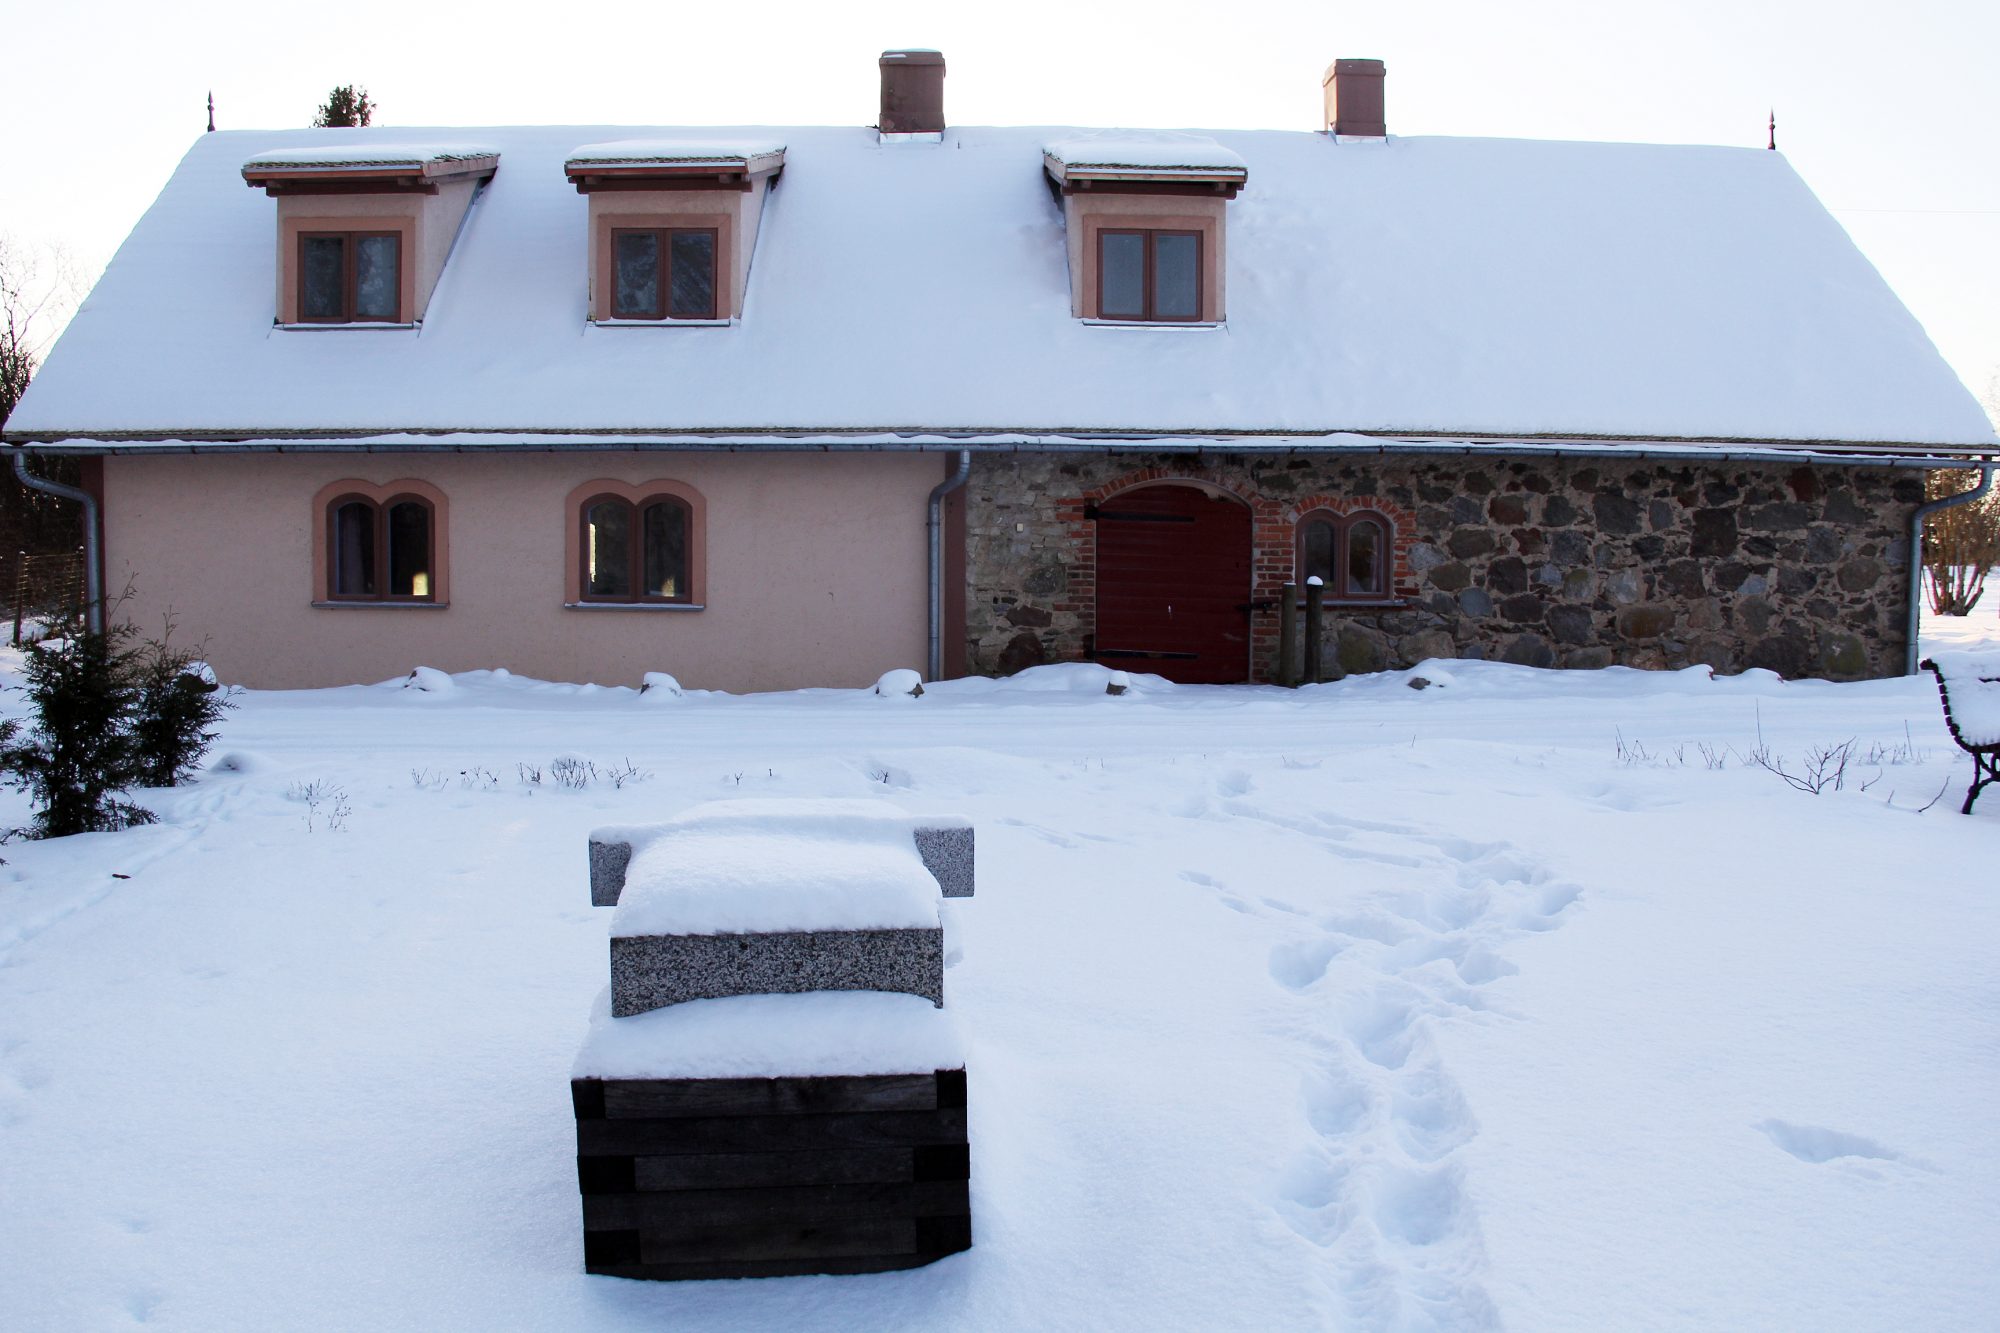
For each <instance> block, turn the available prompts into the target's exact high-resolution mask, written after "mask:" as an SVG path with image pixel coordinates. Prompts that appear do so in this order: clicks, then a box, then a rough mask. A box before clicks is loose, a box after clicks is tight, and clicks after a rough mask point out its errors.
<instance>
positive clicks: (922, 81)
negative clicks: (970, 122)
mask: <svg viewBox="0 0 2000 1333" xmlns="http://www.w3.org/2000/svg"><path fill="white" fill-rule="evenodd" d="M881 65H882V116H881V119H880V120H878V121H876V122H875V128H876V129H877V130H879V131H881V132H882V133H883V134H942V133H944V57H943V56H942V55H940V54H939V53H938V52H936V51H884V52H883V53H882V60H881Z"/></svg>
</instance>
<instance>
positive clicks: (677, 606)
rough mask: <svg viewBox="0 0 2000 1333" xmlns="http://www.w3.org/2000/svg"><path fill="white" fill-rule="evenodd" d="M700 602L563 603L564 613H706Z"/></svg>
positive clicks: (705, 608) (704, 606)
mask: <svg viewBox="0 0 2000 1333" xmlns="http://www.w3.org/2000/svg"><path fill="white" fill-rule="evenodd" d="M707 609H708V607H707V606H706V605H704V604H703V603H701V602H564V603H563V610H565V611H706V610H707Z"/></svg>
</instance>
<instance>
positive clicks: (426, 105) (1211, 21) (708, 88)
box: [0, 0, 2000, 394]
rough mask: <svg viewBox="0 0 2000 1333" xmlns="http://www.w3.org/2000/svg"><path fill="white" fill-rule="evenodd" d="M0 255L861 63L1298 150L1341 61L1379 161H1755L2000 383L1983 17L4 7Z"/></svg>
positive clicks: (1483, 9)
mask: <svg viewBox="0 0 2000 1333" xmlns="http://www.w3.org/2000/svg"><path fill="white" fill-rule="evenodd" d="M8 10H9V13H8V16H7V17H6V19H5V22H4V24H0V31H4V32H5V33H6V35H7V45H8V48H9V54H10V56H11V58H10V59H9V60H7V62H6V69H5V73H4V76H0V124H4V125H6V126H7V131H6V133H5V135H4V137H0V234H5V235H10V236H12V237H13V238H14V239H15V240H17V241H20V242H24V243H27V244H30V245H34V244H39V243H44V242H50V241H59V242H61V243H63V244H64V245H66V246H67V247H68V248H69V250H70V251H71V252H72V253H73V254H74V256H75V257H76V258H77V260H79V261H80V262H81V264H82V266H83V267H84V268H85V269H86V270H87V272H88V273H90V274H92V275H94V274H95V273H96V271H97V270H98V269H99V268H100V267H101V266H102V265H103V264H104V262H105V261H106V260H108V259H109V258H110V256H111V254H112V252H113V251H114V250H115V249H116V248H117V245H118V242H119V241H120V240H121V239H122V238H123V236H124V235H125V233H126V232H127V231H128V230H129V229H130V227H131V226H132V224H133V222H134V221H136V220H137V218H138V216H139V214H140V213H141V212H143V211H144V209H145V208H146V206H147V205H148V204H149V203H150V202H151V200H152V198H153V196H154V194H155V193H156V192H157V191H158V189H159V187H160V185H161V184H162V183H163V182H164V181H165V180H166V178H167V175H168V174H169V173H170V172H171V171H172V169H173V167H174V164H175V162H176V161H177V160H178V159H179V157H180V155H181V153H182V152H183V151H185V149H186V148H187V146H188V143H189V142H190V140H192V139H193V138H194V137H195V136H196V135H197V134H198V133H199V132H200V130H201V128H202V125H203V123H204V115H205V112H204V108H203V101H204V98H205V96H206V94H207V91H208V90H209V89H210V88H213V89H214V91H215V98H216V104H217V105H216V119H217V123H218V124H219V125H221V126H223V127H225V128H231V129H234V128H249V127H256V126H272V127H285V126H294V125H304V124H306V123H308V122H309V121H310V120H311V118H312V115H313V111H314V108H315V107H316V106H317V105H318V103H319V102H320V100H321V99H322V98H323V97H324V96H325V93H326V90H327V89H328V88H330V87H332V86H333V85H334V84H337V83H347V82H354V83H359V84H362V85H364V86H366V87H367V88H368V89H369V91H370V92H371V93H372V94H373V95H374V97H375V99H376V100H377V102H378V103H379V104H380V107H381V111H380V114H379V115H378V117H377V121H376V123H377V124H381V125H413V126H431V125H494V124H522V123H540V124H570V123H573V124H635V125H647V124H665V125H677V124H687V125H699V124H775V125H785V124H856V125H861V124H869V123H872V122H873V120H874V114H875V105H876V88H877V82H876V80H877V75H876V66H875V58H876V56H877V55H878V54H879V53H880V52H881V51H882V50H884V49H885V48H892V47H897V46H931V47H936V48H938V49H940V50H942V51H943V52H944V53H945V58H946V61H947V66H948V76H947V78H946V81H945V114H946V117H947V119H948V120H951V121H953V122H956V123H960V124H999V125H1008V124H1013V125H1022V124H1076V125H1106V126H1111V125H1116V126H1172V127H1214V128H1297V129H1314V128H1317V127H1318V119H1317V117H1318V114H1319V104H1320V89H1319V79H1320V74H1321V72H1322V71H1323V70H1324V69H1325V67H1326V65H1327V63H1328V62H1329V61H1331V60H1332V59H1333V58H1334V57H1335V56H1373V57H1377V58H1380V59H1382V60H1385V61H1386V62H1387V63H1388V67H1389V77H1388V120H1389V129H1390V132H1391V133H1392V134H1412V135H1416V134H1451V135H1481V136H1501V137H1520V138H1551V139H1604V140H1637V141H1649V142H1678V143H1716V144H1744V145H1750V146H1761V145H1762V144H1763V142H1764V120H1765V115H1766V112H1767V111H1768V110H1769V109H1771V108H1773V107H1775V108H1776V110H1777V113H1778V143H1779V147H1780V148H1781V150H1782V151H1784V152H1785V153H1786V154H1787V156H1788V157H1789V158H1790V159H1791V161H1792V164H1793V165H1794V166H1795V167H1796V168H1797V169H1798V171H1799V173H1800V174H1801V175H1802V176H1804V178H1805V180H1806V182H1807V184H1809V185H1810V186H1812V188H1813V189H1814V190H1815V191H1817V192H1818V194H1819V196H1820V198H1821V199H1822V200H1824V201H1825V202H1826V204H1827V205H1828V206H1829V207H1830V208H1832V209H1833V211H1834V214H1835V216H1836V217H1838V218H1839V219H1840V221H1841V222H1842V223H1843V224H1844V225H1845V226H1846V227H1847V229H1848V231H1849V232H1850V233H1851V234H1852V235H1853V237H1854V238H1855V240H1856V241H1857V242H1858V243H1859V244H1860V246H1861V248H1862V250H1863V251H1864V252H1866V253H1867V254H1868V256H1869V257H1870V258H1871V259H1872V260H1873V261H1874V262H1875V264H1876V266H1877V267H1878V268H1879V269H1880V270H1881V271H1882V273H1883V275H1884V276H1885V277H1886V278H1887V279H1888V280H1889V282H1890V283H1891V285H1893V286H1894V287H1895V288H1896V290H1897V291H1898V292H1899V293H1900V294H1901V295H1902V297H1903V299H1904V300H1905V301H1906V302H1907V303H1908V304H1909V306H1910V307H1911V309H1912V310H1914V311H1915V312H1916V314H1917V316H1918V318H1920V319H1921V320H1922V321H1923V322H1924V324H1925V326H1926V327H1927V328H1928V329H1929V330H1930V333H1931V337H1932V339H1933V340H1934V341H1935V342H1936V343H1937V345H1938V347H1939V349H1940V350H1941V351H1942V352H1943V353H1944V355H1945V357H1946V359H1947V360H1948V361H1949V362H1950V363H1951V364H1952V366H1953V367H1954V368H1955V369H1956V370H1957V371H1958V373H1959V375H1960V376H1961V377H1962V378H1963V379H1965V381H1966V382H1967V384H1968V385H1970V386H1971V387H1972V389H1973V390H1974V392H1975V393H1981V394H1983V393H1984V392H1985V391H1986V389H1987V387H1988V384H1989V382H1990V380H1991V379H1992V377H1993V376H1994V375H1995V373H1996V371H2000V151H1996V148H1995V144H1994V137H1995V132H1996V130H2000V72H1997V71H2000V4H1994V3H1992V0H1903V3H1902V4H1900V5H1897V6H1895V7H1894V10H1893V15H1892V12H1891V7H1890V6H1887V5H1883V4H1881V3H1879V0H1871V2H1870V3H1862V2H1861V0H1733V2H1731V0H1654V3H1651V4H1648V5H1645V6H1643V7H1641V6H1634V5H1629V4H1624V3H1619V2H1618V0H1506V2H1505V3H1501V2H1500V0H1430V2H1429V3H1407V2H1406V3H1397V0H1375V3H1373V4H1343V3H1332V2H1331V0H1322V3H1317V4H1306V3H1288V2H1284V0H1232V2H1231V3H1170V2H1162V3H1154V4H1151V5H1146V6H1140V5H1134V4H1109V3H1085V2H1083V0H1076V2H1074V3H1052V2H1051V0H1010V2H1009V3H1007V4H1004V5H990V6H981V7H973V6H969V5H963V4H960V5H946V4H940V3H936V0H932V3H927V4H909V3H896V2H893V0H886V2H878V3H871V4H868V5H858V6H843V5H839V4H827V3H808V4H785V3H776V2H775V0H765V2H764V3H762V4H759V5H758V6H756V7H755V8H754V10H753V9H750V8H748V7H744V6H731V5H706V6H692V5H680V4H661V3H658V2H657V0H654V2H653V3H646V4H633V3H624V2H623V0H603V2H601V3H598V4H594V5H590V6H587V7H575V8H572V7H568V6H550V5H545V4H534V5H520V4H517V5H512V6H510V5H507V4H504V3H488V4H486V5H482V6H468V5H463V4H454V5H434V4H429V3H424V2H423V0H403V2H402V3H395V4H388V3H379V2H377V0H357V2H355V3H349V4H344V5H340V6H335V7H324V6H313V7H309V6H293V5H284V4H273V3H269V0H264V2H262V3H245V2H244V0H201V2H200V3H197V4H192V5H162V4H159V3H156V2H153V0H147V2H145V3H138V2H134V3H95V4H92V3H76V4H67V5H56V4H43V5H34V6H29V5H27V4H25V3H16V4H10V5H9V6H8Z"/></svg>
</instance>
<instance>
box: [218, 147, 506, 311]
mask: <svg viewBox="0 0 2000 1333" xmlns="http://www.w3.org/2000/svg"><path fill="white" fill-rule="evenodd" d="M499 166H500V154H499V153H497V152H495V151H494V150H492V149H490V148H483V147H478V146H473V145H465V144H413V143H380V142H370V141H368V140H361V141H359V142H356V143H343V144H341V145H340V146H339V147H329V148H295V149H284V150H282V151H278V152H272V153H264V154H262V155H260V156H258V157H253V158H251V159H250V160H249V161H248V162H246V163H244V164H243V180H244V182H245V183H246V184H248V185H250V186H251V187H253V188H255V189H261V190H263V191H264V193H266V194H268V195H270V196H271V197H272V198H273V199H276V200H277V201H278V265H277V267H278V290H277V322H278V323H279V324H280V325H286V326H294V327H311V328H327V327H369V328H384V327H389V328H394V327H407V326H409V325H413V324H418V323H421V322H422V321H423V317H424V311H425V309H426V307H428V305H429V304H430V298H431V292H432V291H433V290H434V289H435V288H436V287H437V282H438V278H439V276H440V275H441V274H442V273H443V272H444V262H445V258H446V256H447V255H449V254H450V253H451V246H452V241H453V240H454V239H456V237H457V235H458V229H459V226H460V224H461V223H463V222H464V220H465V214H466V210H467V209H468V208H470V207H471V205H472V199H473V196H474V195H475V194H476V193H477V192H478V190H479V187H480V186H481V185H483V184H484V183H485V182H486V181H488V180H489V179H491V178H492V176H493V173H494V172H495V171H497V170H498V169H499Z"/></svg>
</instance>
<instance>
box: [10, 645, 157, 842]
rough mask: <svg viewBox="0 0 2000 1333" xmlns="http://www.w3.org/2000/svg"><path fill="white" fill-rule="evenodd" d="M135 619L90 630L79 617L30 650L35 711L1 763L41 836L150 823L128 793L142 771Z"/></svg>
mask: <svg viewBox="0 0 2000 1333" xmlns="http://www.w3.org/2000/svg"><path fill="white" fill-rule="evenodd" d="M131 637H132V628H131V626H129V625H122V624H121V625H113V626H111V627H110V628H108V629H104V630H91V629H89V628H88V627H87V626H85V625H84V624H83V623H82V622H81V620H78V621H76V622H75V623H69V624H63V625H59V626H56V627H55V628H54V633H53V634H52V635H51V636H50V637H47V638H44V639H42V640H41V641H40V642H38V643H35V644H33V645H32V646H30V647H29V649H28V658H27V665H26V673H27V684H25V685H24V686H22V689H23V691H24V692H25V693H26V694H27V696H28V706H29V707H30V708H31V709H32V710H33V714H34V715H33V717H32V718H30V719H29V721H28V725H27V727H26V728H24V729H23V728H18V727H17V728H16V729H15V734H14V735H13V736H12V737H10V738H9V740H8V743H7V745H6V748H5V750H4V751H0V764H4V765H5V767H6V769H7V780H8V782H9V783H10V784H11V785H12V786H14V787H15V788H17V789H19V790H22V791H25V792H27V793H28V796H29V799H30V800H32V801H33V802H34V805H35V824H34V827H33V828H32V829H29V830H27V832H28V833H29V834H30V835H31V836H33V837H37V838H60V837H64V836H66V835H68V834H71V833H98V832H103V831H105V830H109V829H122V828H130V827H132V826H133V825H135V824H150V823H152V822H153V813H152V811H150V810H147V809H145V808H144V807H142V806H138V805H134V804H133V803H132V802H130V801H127V800H125V799H123V798H124V795H125V792H126V791H127V790H128V789H129V788H131V787H134V786H137V785H138V784H139V783H140V781H141V780H142V779H143V777H144V773H143V770H142V767H141V764H140V761H139V754H138V747H137V745H136V743H135V738H134V733H133V727H132V718H133V715H134V711H135V709H136V708H137V707H138V702H139V686H138V682H137V681H136V680H135V679H134V678H133V674H132V672H131V671H130V669H129V666H128V661H127V659H128V658H129V655H130V651H131V650H130V646H129V645H130V640H131Z"/></svg>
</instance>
